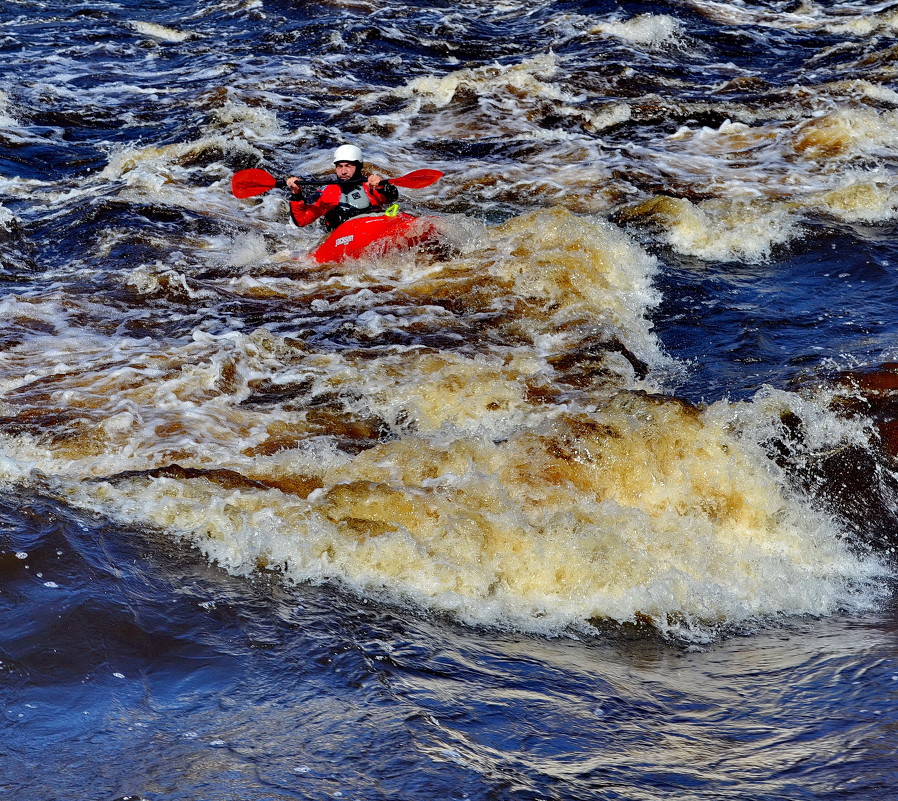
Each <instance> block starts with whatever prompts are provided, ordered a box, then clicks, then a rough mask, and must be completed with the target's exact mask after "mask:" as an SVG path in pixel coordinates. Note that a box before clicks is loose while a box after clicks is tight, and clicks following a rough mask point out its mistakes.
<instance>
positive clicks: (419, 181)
mask: <svg viewBox="0 0 898 801" xmlns="http://www.w3.org/2000/svg"><path fill="white" fill-rule="evenodd" d="M442 177H443V173H441V172H440V171H439V170H412V171H411V172H409V173H406V174H405V175H400V176H399V177H398V178H390V179H388V180H387V183H390V184H393V186H398V187H399V188H400V189H423V188H424V187H425V186H430V185H431V184H433V183H436V182H437V181H439V180H440V178H442ZM299 183H300V184H302V185H303V186H325V185H326V184H341V183H342V184H360V183H364V182H363V181H337V180H335V179H333V180H330V181H300V182H299ZM276 186H280V187H286V184H285V183H284V179H283V178H280V179H279V178H275V177H274V176H273V175H272V174H271V173H270V172H266V171H265V170H260V169H256V168H253V169H250V170H240V171H239V172H235V173H234V177H233V178H232V179H231V191H232V192H233V193H234V197H239V198H245V197H255V196H256V195H262V194H264V193H265V192H267V191H268V190H269V189H274V188H275V187H276Z"/></svg>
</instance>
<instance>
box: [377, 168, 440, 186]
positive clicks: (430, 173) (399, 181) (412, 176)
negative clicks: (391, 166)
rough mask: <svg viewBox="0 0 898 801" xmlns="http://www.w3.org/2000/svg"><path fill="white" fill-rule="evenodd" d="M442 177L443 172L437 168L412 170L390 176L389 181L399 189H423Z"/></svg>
mask: <svg viewBox="0 0 898 801" xmlns="http://www.w3.org/2000/svg"><path fill="white" fill-rule="evenodd" d="M442 177H443V173H441V172H440V171H439V170H412V171H411V172H409V173H406V174H405V175H400V176H399V177H398V178H390V183H391V184H393V186H398V187H399V188H400V189H423V188H424V187H425V186H430V185H431V184H435V183H436V182H437V181H439V180H440V178H442Z"/></svg>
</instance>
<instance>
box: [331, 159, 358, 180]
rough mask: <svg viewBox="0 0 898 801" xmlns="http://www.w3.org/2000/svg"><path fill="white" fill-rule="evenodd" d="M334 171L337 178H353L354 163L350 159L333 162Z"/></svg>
mask: <svg viewBox="0 0 898 801" xmlns="http://www.w3.org/2000/svg"><path fill="white" fill-rule="evenodd" d="M334 172H336V173H337V179H338V180H340V181H348V180H349V179H350V178H355V172H356V166H355V163H354V162H352V161H338V162H337V163H336V164H334Z"/></svg>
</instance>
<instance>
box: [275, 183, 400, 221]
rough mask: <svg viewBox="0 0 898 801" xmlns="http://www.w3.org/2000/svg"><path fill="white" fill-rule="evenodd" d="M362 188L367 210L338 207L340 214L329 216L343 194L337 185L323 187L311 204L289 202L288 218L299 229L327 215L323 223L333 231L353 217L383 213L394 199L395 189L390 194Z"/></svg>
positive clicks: (301, 201) (302, 201) (367, 187)
mask: <svg viewBox="0 0 898 801" xmlns="http://www.w3.org/2000/svg"><path fill="white" fill-rule="evenodd" d="M387 186H389V185H387ZM362 188H363V189H364V190H365V194H366V195H367V196H368V200H369V201H370V202H371V206H369V207H368V208H367V209H356V208H353V207H351V206H342V207H340V212H338V213H336V214H329V212H333V211H334V209H336V208H337V207H339V206H340V196H341V195H342V194H343V190H342V189H340V186H339V185H338V184H328V185H327V186H326V187H324V190H323V191H322V192H321V194H320V195H319V196H318V199H317V200H315V201H314V202H312V203H306V202H305V201H304V200H291V201H290V217H291V218H292V219H293V222H295V223H296V224H297V225H299V226H300V227H301V226H305V225H308V224H309V223H313V222H315V220H317V219H318V218H319V217H323V216H324V215H328V216H327V217H326V218H325V222H326V223H327V227H328V229H329V230H333V229H334V228H336V227H337V225H339V224H340V223H341V222H343V220H347V219H349V218H350V217H355V216H357V215H359V214H371V213H374V214H377V213H378V212H381V211H383V209H384V206H385V205H386V204H387V203H389V202H390V201H392V200H395V199H396V190H395V189H393V191H392V192H389V190H387V191H385V188H380V187H378V188H377V189H374V188H372V187H371V186H369V185H368V183H364V184H362ZM391 195H392V196H391Z"/></svg>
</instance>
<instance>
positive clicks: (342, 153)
mask: <svg viewBox="0 0 898 801" xmlns="http://www.w3.org/2000/svg"><path fill="white" fill-rule="evenodd" d="M338 161H357V162H358V163H359V164H361V163H362V161H363V159H362V151H361V150H359V149H358V148H357V147H356V146H355V145H340V147H338V148H337V149H336V150H335V151H334V164H336V163H337V162H338Z"/></svg>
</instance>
